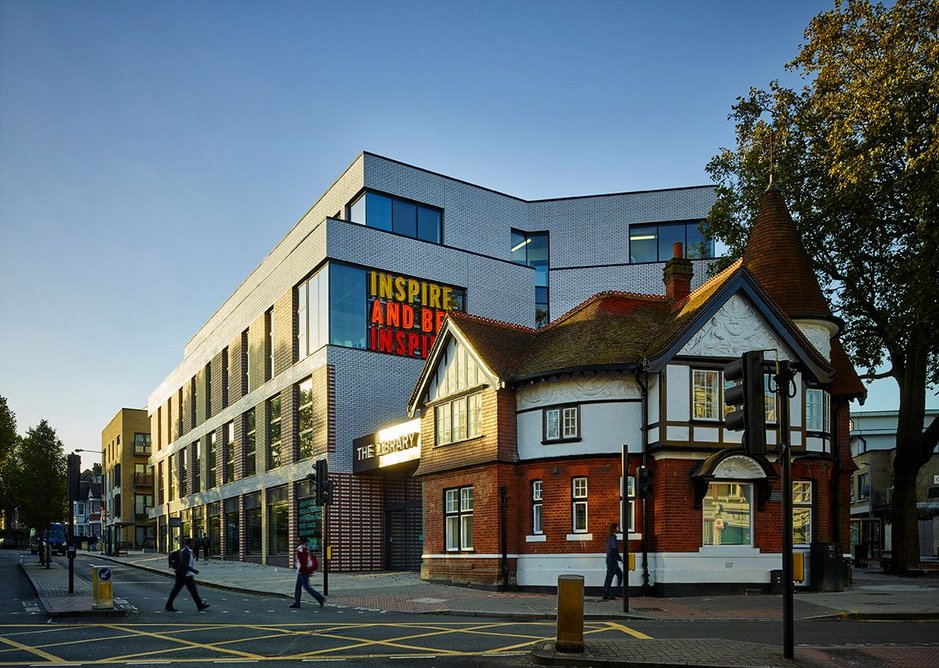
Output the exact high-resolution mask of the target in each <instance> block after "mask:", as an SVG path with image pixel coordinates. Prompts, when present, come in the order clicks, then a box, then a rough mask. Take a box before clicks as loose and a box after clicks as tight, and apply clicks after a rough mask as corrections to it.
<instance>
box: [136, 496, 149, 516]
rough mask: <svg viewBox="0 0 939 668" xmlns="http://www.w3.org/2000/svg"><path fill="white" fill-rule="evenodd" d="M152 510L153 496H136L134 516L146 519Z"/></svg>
mask: <svg viewBox="0 0 939 668" xmlns="http://www.w3.org/2000/svg"><path fill="white" fill-rule="evenodd" d="M151 508H153V495H152V494H134V515H136V516H137V517H146V516H147V514H148V513H149V512H150V509H151Z"/></svg>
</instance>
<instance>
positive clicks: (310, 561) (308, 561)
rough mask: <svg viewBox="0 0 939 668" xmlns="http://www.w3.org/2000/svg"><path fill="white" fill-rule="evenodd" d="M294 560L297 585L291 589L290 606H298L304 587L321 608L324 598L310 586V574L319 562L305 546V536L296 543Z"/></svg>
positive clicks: (324, 602)
mask: <svg viewBox="0 0 939 668" xmlns="http://www.w3.org/2000/svg"><path fill="white" fill-rule="evenodd" d="M295 561H296V564H297V585H296V587H294V590H293V603H292V604H291V606H290V607H291V608H299V607H300V594H301V589H306V590H307V591H308V592H309V593H310V596H312V597H313V598H315V599H316V602H317V603H319V604H320V607H321V608H322V607H323V606H324V605H326V599H325V598H324V597H323V595H322V594H321V593H319V592H318V591H316V590H315V589H313V587H311V586H310V576H311V575H313V573H315V572H316V569H317V567H318V566H319V564H317V563H316V555H315V554H313V553H312V552H310V550H309V548H308V547H307V539H306V538H301V539H300V544H299V545H297V552H296V559H295Z"/></svg>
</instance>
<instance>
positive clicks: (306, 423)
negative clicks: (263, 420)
mask: <svg viewBox="0 0 939 668" xmlns="http://www.w3.org/2000/svg"><path fill="white" fill-rule="evenodd" d="M297 392H298V394H299V401H298V402H297V424H299V425H300V459H307V458H309V457H312V456H313V379H312V378H307V379H306V380H305V381H303V382H302V383H300V384H299V385H298V386H297Z"/></svg>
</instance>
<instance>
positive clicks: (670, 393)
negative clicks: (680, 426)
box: [663, 364, 691, 440]
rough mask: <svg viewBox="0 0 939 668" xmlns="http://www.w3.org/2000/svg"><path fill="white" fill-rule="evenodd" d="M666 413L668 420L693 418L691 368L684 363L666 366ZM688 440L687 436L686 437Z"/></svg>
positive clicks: (665, 417) (682, 420)
mask: <svg viewBox="0 0 939 668" xmlns="http://www.w3.org/2000/svg"><path fill="white" fill-rule="evenodd" d="M665 373H666V383H665V403H666V405H665V415H664V416H663V417H664V419H665V420H667V421H668V422H688V421H689V420H690V419H691V389H690V383H691V369H690V368H689V367H687V366H684V365H682V364H669V365H668V366H667V367H665ZM686 440H687V437H686Z"/></svg>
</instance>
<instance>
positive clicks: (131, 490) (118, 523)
mask: <svg viewBox="0 0 939 668" xmlns="http://www.w3.org/2000/svg"><path fill="white" fill-rule="evenodd" d="M150 454H151V453H150V420H149V418H148V416H147V411H146V410H144V409H141V408H122V409H120V410H119V411H118V412H117V414H116V415H115V416H114V417H113V418H112V419H111V421H110V422H109V423H108V426H107V427H105V428H104V430H103V431H102V432H101V469H102V476H101V480H102V489H101V495H102V497H101V502H102V508H101V523H102V525H103V526H102V532H103V535H102V536H101V538H102V540H103V541H104V548H105V550H106V551H108V552H109V553H111V552H116V551H117V550H127V549H146V548H153V547H155V545H156V526H155V523H154V522H153V521H151V519H150V517H149V514H150V511H151V509H152V508H153V473H152V468H151V466H150V461H149V460H150Z"/></svg>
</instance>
